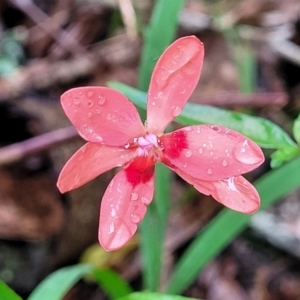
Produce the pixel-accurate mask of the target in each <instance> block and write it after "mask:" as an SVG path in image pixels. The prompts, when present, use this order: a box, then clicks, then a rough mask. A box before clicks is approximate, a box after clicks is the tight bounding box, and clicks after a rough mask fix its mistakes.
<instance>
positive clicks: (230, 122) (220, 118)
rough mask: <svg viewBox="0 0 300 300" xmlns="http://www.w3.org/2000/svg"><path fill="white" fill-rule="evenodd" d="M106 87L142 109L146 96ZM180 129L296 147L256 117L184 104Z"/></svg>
mask: <svg viewBox="0 0 300 300" xmlns="http://www.w3.org/2000/svg"><path fill="white" fill-rule="evenodd" d="M109 86H110V87H112V88H115V89H117V90H119V91H120V92H122V93H124V94H125V95H126V96H127V97H128V98H129V99H130V100H131V101H132V102H133V103H134V104H135V105H137V106H138V107H140V108H144V109H145V108H146V99H147V95H146V94H145V93H144V92H141V91H139V90H137V89H135V88H133V87H130V86H128V85H125V84H122V83H118V82H110V83H109ZM176 121H177V122H178V123H180V124H182V125H194V124H219V125H223V126H226V127H229V128H231V129H234V130H236V131H238V132H240V133H242V134H244V135H245V136H248V137H249V138H251V139H252V140H253V141H255V142H256V143H258V144H259V145H260V146H261V147H264V148H274V149H277V148H281V147H284V146H291V147H294V148H295V147H296V148H297V145H296V144H295V142H294V141H293V140H292V139H291V138H290V137H289V135H288V134H287V133H286V132H285V131H284V130H282V129H281V128H280V127H279V126H278V125H276V124H274V123H272V122H270V121H268V120H266V119H263V118H259V117H253V116H249V115H246V114H242V113H238V112H233V111H229V110H225V109H221V108H216V107H212V106H208V105H200V104H195V103H187V104H186V105H185V107H184V109H183V110H182V113H181V114H180V115H179V116H178V117H177V118H176Z"/></svg>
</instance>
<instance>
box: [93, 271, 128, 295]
mask: <svg viewBox="0 0 300 300" xmlns="http://www.w3.org/2000/svg"><path fill="white" fill-rule="evenodd" d="M93 276H94V278H95V279H96V281H97V283H98V284H99V286H100V287H101V288H102V289H103V291H104V292H105V293H106V294H107V295H109V296H110V298H111V299H117V298H120V297H123V296H126V295H128V294H130V293H132V292H133V291H132V289H131V287H130V286H129V285H128V283H127V282H126V281H124V280H123V279H122V278H121V277H120V276H119V275H118V274H117V273H116V272H114V271H112V270H109V269H107V270H100V269H95V270H94V271H93Z"/></svg>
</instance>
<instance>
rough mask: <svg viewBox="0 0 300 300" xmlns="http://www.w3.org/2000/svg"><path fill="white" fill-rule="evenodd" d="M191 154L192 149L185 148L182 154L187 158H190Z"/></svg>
mask: <svg viewBox="0 0 300 300" xmlns="http://www.w3.org/2000/svg"><path fill="white" fill-rule="evenodd" d="M192 155H193V152H192V150H186V151H185V153H184V156H185V157H187V158H190V157H191V156H192Z"/></svg>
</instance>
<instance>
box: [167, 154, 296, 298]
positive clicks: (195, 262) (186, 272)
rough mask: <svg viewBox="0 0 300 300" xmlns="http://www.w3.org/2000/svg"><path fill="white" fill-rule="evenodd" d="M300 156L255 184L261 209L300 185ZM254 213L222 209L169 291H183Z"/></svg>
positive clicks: (186, 257) (184, 259) (181, 266)
mask: <svg viewBox="0 0 300 300" xmlns="http://www.w3.org/2000/svg"><path fill="white" fill-rule="evenodd" d="M299 170H300V158H297V159H295V160H293V161H290V162H289V163H287V164H286V165H284V166H283V167H281V168H279V169H276V170H273V171H270V172H269V173H267V174H266V175H264V176H263V177H262V178H261V179H259V180H258V181H257V182H256V184H255V186H256V188H257V190H258V192H259V194H260V196H261V199H262V204H261V209H264V208H266V207H268V206H269V205H271V204H272V203H274V202H275V201H276V200H278V199H279V198H281V197H283V196H284V195H286V194H288V193H290V192H292V191H293V190H294V189H296V188H297V187H299V186H300V176H299V175H300V174H299V173H300V171H299ZM250 218H251V216H249V215H243V214H239V213H237V212H233V211H230V210H227V209H224V210H223V211H221V212H220V213H219V214H218V215H217V216H216V217H215V218H214V219H213V220H212V221H211V222H210V223H209V224H208V225H207V226H206V227H205V228H204V230H203V231H202V232H201V233H200V234H199V235H198V237H197V238H196V239H195V240H194V241H193V242H192V243H191V245H190V246H189V248H188V249H187V251H186V252H185V253H184V255H183V256H182V258H181V259H180V261H179V262H178V264H177V266H176V268H175V270H174V272H173V275H172V278H171V279H170V282H169V285H168V287H167V292H168V293H171V294H179V293H181V292H182V291H184V290H185V289H186V288H187V287H188V286H189V285H190V284H191V283H192V282H193V281H194V280H195V278H196V277H197V276H198V273H199V272H201V270H202V269H203V267H204V266H205V265H206V264H207V263H208V262H209V261H210V260H212V259H213V258H214V257H215V256H216V255H217V254H219V253H220V252H221V251H222V250H223V249H224V248H225V247H226V246H227V245H228V244H229V243H230V242H231V241H232V240H233V239H234V238H235V237H236V236H237V235H238V234H239V233H240V232H241V231H242V230H244V229H245V227H246V226H247V225H248V223H249V221H250Z"/></svg>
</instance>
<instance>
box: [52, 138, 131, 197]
mask: <svg viewBox="0 0 300 300" xmlns="http://www.w3.org/2000/svg"><path fill="white" fill-rule="evenodd" d="M135 156H136V153H135V151H134V150H126V149H124V148H123V147H110V146H106V145H103V144H96V143H86V144H85V145H84V146H82V147H81V148H80V149H79V150H78V151H77V152H75V153H74V155H73V156H72V157H71V158H70V159H69V160H68V161H67V163H66V164H65V166H64V167H63V169H62V170H61V172H60V175H59V178H58V181H57V186H58V188H59V190H60V191H61V192H62V193H65V192H67V191H70V190H73V189H75V188H78V187H80V186H82V185H83V184H85V183H87V182H88V181H90V180H92V179H94V178H95V177H97V176H99V175H100V174H102V173H104V172H106V171H108V170H110V169H112V168H114V167H117V166H122V165H124V164H125V163H127V162H129V161H130V160H132V159H134V157H135Z"/></svg>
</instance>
